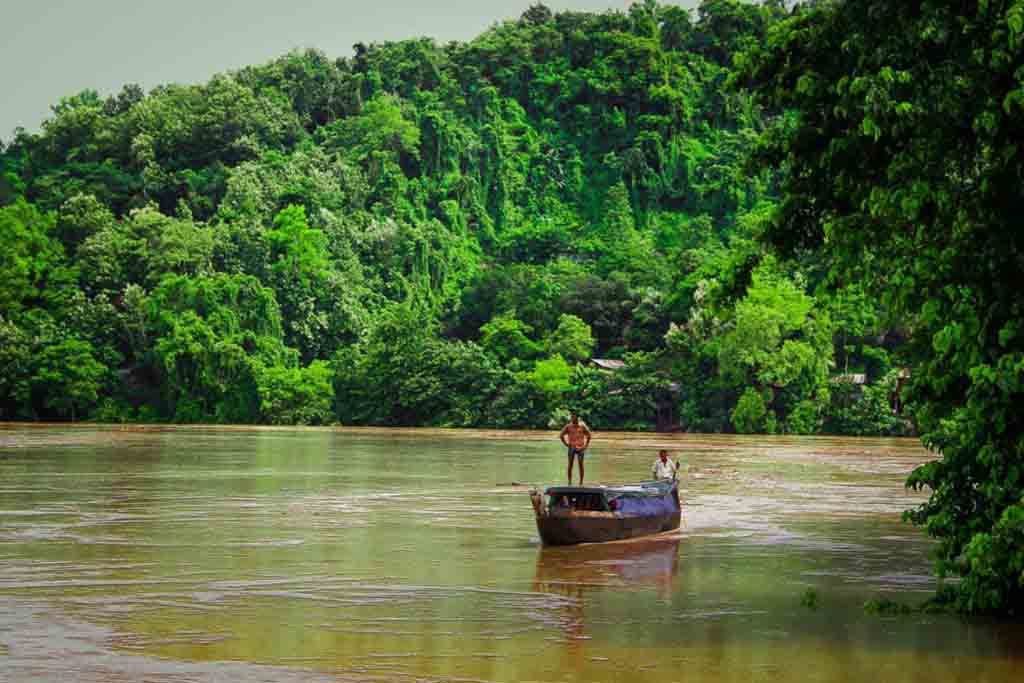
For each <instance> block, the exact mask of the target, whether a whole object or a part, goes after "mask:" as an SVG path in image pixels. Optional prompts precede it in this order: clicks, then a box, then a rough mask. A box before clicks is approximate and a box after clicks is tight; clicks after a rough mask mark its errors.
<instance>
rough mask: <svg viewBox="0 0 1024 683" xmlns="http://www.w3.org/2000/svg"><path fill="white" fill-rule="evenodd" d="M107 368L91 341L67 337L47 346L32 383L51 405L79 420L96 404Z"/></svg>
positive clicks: (62, 415)
mask: <svg viewBox="0 0 1024 683" xmlns="http://www.w3.org/2000/svg"><path fill="white" fill-rule="evenodd" d="M107 372H108V370H107V368H106V366H104V365H103V364H102V363H100V362H99V361H97V360H96V357H95V351H94V350H93V348H92V346H91V345H90V344H89V343H88V342H84V341H82V340H80V339H64V340H63V341H61V342H59V343H57V344H53V345H51V346H47V347H45V348H44V349H43V351H42V353H41V354H40V356H39V358H38V360H37V361H36V371H35V374H34V375H33V377H32V387H33V390H34V391H35V392H37V393H38V394H40V395H41V396H42V397H43V403H44V405H45V406H46V407H47V408H51V409H52V410H54V411H55V412H56V414H57V415H58V416H59V417H70V418H71V419H72V420H75V419H76V418H77V417H78V416H80V415H85V414H87V413H88V412H89V411H90V410H91V409H92V408H93V407H94V406H95V405H96V403H97V401H98V400H99V395H100V390H101V388H102V386H103V383H104V380H105V379H106V376H107Z"/></svg>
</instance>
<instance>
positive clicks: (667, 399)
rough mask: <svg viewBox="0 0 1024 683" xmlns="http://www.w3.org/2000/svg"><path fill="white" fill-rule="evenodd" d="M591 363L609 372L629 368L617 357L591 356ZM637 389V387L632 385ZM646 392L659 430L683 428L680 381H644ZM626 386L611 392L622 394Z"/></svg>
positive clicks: (667, 430)
mask: <svg viewBox="0 0 1024 683" xmlns="http://www.w3.org/2000/svg"><path fill="white" fill-rule="evenodd" d="M590 363H591V364H592V365H593V366H595V367H597V368H598V369H599V370H602V371H604V372H606V373H608V374H614V373H618V372H621V371H623V370H626V369H627V365H626V361H623V360H618V359H615V358H591V359H590ZM630 389H631V390H632V391H636V388H635V387H630ZM641 390H642V391H644V392H646V394H647V396H646V398H647V399H648V401H649V403H650V406H651V408H652V409H653V411H654V429H655V431H659V432H678V431H681V430H682V425H681V424H680V423H679V395H680V393H681V392H682V385H681V384H679V382H668V381H663V382H658V383H657V384H654V385H651V384H649V383H644V386H643V387H642V388H641ZM624 391H625V389H624V388H618V389H612V390H611V391H610V392H609V393H610V394H611V395H613V396H615V395H621V394H622V393H623V392H624Z"/></svg>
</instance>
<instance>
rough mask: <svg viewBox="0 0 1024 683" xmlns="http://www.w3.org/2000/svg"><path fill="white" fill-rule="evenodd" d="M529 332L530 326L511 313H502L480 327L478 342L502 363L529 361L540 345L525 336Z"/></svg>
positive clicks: (531, 330) (537, 351) (531, 329)
mask: <svg viewBox="0 0 1024 683" xmlns="http://www.w3.org/2000/svg"><path fill="white" fill-rule="evenodd" d="M531 332H533V328H532V327H530V326H529V325H527V324H526V323H524V322H522V321H521V320H516V318H515V317H514V316H513V315H502V316H498V317H496V318H494V319H492V320H491V321H490V322H489V323H487V324H486V325H484V326H483V327H481V328H480V334H481V342H480V343H481V345H482V346H483V347H484V349H485V350H486V351H488V352H489V353H491V354H492V355H494V357H495V358H497V359H498V360H499V361H501V362H502V363H505V364H508V363H511V362H512V361H517V360H518V361H529V360H533V359H534V358H536V357H537V355H538V354H539V353H540V345H539V344H537V343H536V342H534V341H533V340H531V339H530V338H529V337H528V336H527V335H529V334H530V333H531Z"/></svg>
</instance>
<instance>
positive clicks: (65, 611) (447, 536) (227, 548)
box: [0, 425, 1024, 683]
mask: <svg viewBox="0 0 1024 683" xmlns="http://www.w3.org/2000/svg"><path fill="white" fill-rule="evenodd" d="M660 447H665V448H669V449H671V450H672V452H673V453H674V455H675V456H677V457H678V458H679V459H680V461H681V462H682V463H683V465H684V469H685V470H686V477H685V480H684V483H683V487H682V488H683V490H682V494H683V498H684V522H685V527H684V528H683V529H682V530H681V531H680V533H678V534H675V535H670V536H668V537H661V538H657V539H650V540H639V541H632V542H624V543H615V544H607V545H595V546H585V547H576V548H542V547H541V546H540V545H539V543H538V539H537V532H536V528H535V526H534V522H533V518H532V509H531V506H530V501H529V499H528V496H527V491H528V490H529V488H530V487H531V486H533V485H544V484H555V483H561V482H562V480H563V478H564V476H565V454H564V451H563V449H562V448H561V447H560V446H559V445H558V442H557V439H556V436H555V435H554V434H547V433H535V432H530V433H525V432H524V433H520V432H470V431H446V430H402V431H381V430H344V429H339V430H331V429H245V428H149V429H139V428H132V429H122V428H117V427H112V428H100V427H60V426H44V427H37V426H10V425H8V426H4V427H2V428H0V680H10V681H29V680H80V681H134V680H148V681H196V680H198V681H207V680H209V681H214V680H216V681H220V680H230V681H264V680H266V681H291V680H295V681H320V680H324V681H620V680H628V681H631V682H637V683H639V682H642V681H659V682H664V681H683V680H685V681H769V680H770V681H781V680H801V681H870V682H871V683H878V682H879V681H889V680H901V681H922V682H924V681H927V682H928V683H937V682H942V681H960V680H964V681H967V680H970V681H1020V680H1024V647H1022V646H1024V633H1022V630H1021V628H1020V627H1019V626H1016V625H1013V624H1006V623H997V622H988V621H970V622H967V621H962V620H959V619H957V618H954V617H948V616H937V615H911V616H902V617H877V616H870V615H867V614H865V612H864V610H863V609H862V605H863V603H864V602H865V601H866V600H869V599H872V598H879V597H889V598H892V599H897V600H901V601H904V602H909V603H915V602H920V601H922V600H923V599H925V598H926V597H927V596H928V595H929V594H930V592H931V591H932V590H933V589H934V588H935V582H934V579H933V578H932V576H931V571H930V569H931V561H930V558H929V551H930V548H931V546H930V543H929V542H928V541H927V540H926V539H925V538H923V536H922V535H921V534H920V533H919V531H918V530H916V529H913V528H911V527H909V526H906V525H904V524H903V523H901V522H900V512H901V511H902V510H903V509H905V508H907V507H910V506H913V505H915V504H917V503H919V502H920V501H921V500H922V499H921V498H920V497H919V496H917V495H915V494H911V493H908V492H907V491H905V490H904V488H903V480H904V478H905V476H906V474H907V473H908V472H909V471H910V470H911V469H912V468H913V467H914V466H915V465H916V464H918V463H920V462H922V461H924V460H926V459H927V458H928V454H927V453H926V452H924V451H923V450H922V449H921V448H920V446H919V445H918V443H917V442H916V441H913V440H879V439H832V438H782V437H771V438H769V437H725V436H720V437H719V436H716V437H709V436H693V435H684V436H671V437H662V436H656V435H630V434H598V435H597V437H596V439H595V442H594V444H593V446H592V449H591V451H590V453H589V454H588V456H587V459H586V467H587V470H586V471H587V481H588V483H620V482H628V481H636V480H639V479H643V478H645V477H646V476H647V475H648V473H649V469H650V465H651V462H652V461H653V459H654V457H655V456H654V454H655V452H656V449H658V448H660ZM808 589H811V590H813V591H815V593H816V595H817V598H818V608H817V609H814V610H812V609H808V608H806V607H803V606H801V596H802V595H804V594H805V593H806V592H807V591H808Z"/></svg>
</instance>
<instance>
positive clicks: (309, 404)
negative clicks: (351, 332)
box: [256, 361, 334, 425]
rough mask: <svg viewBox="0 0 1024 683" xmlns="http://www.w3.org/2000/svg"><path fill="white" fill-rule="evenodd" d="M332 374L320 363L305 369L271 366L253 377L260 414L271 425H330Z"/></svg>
mask: <svg viewBox="0 0 1024 683" xmlns="http://www.w3.org/2000/svg"><path fill="white" fill-rule="evenodd" d="M332 378H333V373H332V372H331V368H330V366H329V365H328V364H327V363H325V362H323V361H314V362H313V363H310V364H309V365H308V366H306V367H304V368H287V367H280V366H272V367H268V368H265V369H262V370H261V371H260V372H258V373H257V376H256V388H257V391H258V392H259V396H260V414H261V416H262V418H263V419H264V420H265V421H267V422H269V423H270V424H289V425H291V424H294V425H318V424H329V423H330V422H332V421H333V411H332V403H333V399H334V389H333V387H332Z"/></svg>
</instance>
